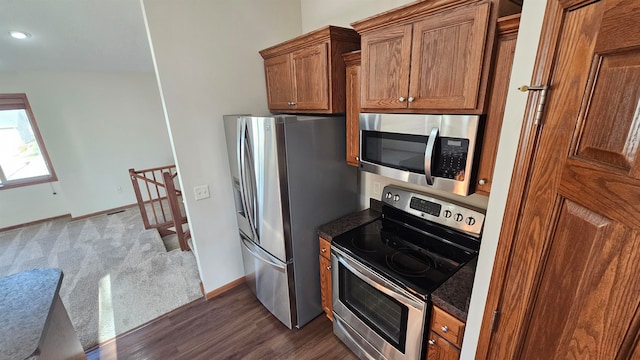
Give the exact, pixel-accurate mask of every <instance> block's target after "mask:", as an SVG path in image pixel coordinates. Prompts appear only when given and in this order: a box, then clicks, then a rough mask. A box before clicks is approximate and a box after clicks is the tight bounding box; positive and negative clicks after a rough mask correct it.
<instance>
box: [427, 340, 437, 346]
mask: <svg viewBox="0 0 640 360" xmlns="http://www.w3.org/2000/svg"><path fill="white" fill-rule="evenodd" d="M428 343H429V345H435V344H436V341H435V340H434V339H429V341H428Z"/></svg>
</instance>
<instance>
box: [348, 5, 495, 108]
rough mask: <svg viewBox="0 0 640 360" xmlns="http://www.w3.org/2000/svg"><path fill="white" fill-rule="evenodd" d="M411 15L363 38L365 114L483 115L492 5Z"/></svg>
mask: <svg viewBox="0 0 640 360" xmlns="http://www.w3.org/2000/svg"><path fill="white" fill-rule="evenodd" d="M412 6H421V5H412ZM427 10H429V9H428V8H427ZM414 11H418V10H414ZM414 11H407V13H408V15H409V16H413V17H412V20H411V21H410V22H408V23H400V24H395V25H390V26H387V27H381V28H379V29H376V30H371V31H365V32H363V33H362V94H361V101H362V104H361V106H362V108H363V111H380V110H390V111H398V110H407V112H423V113H424V112H427V111H428V112H434V113H435V112H437V113H457V112H462V113H477V114H480V113H482V111H483V110H484V109H483V107H484V91H482V87H481V85H482V84H485V83H486V81H484V82H483V75H484V73H485V70H486V69H487V67H486V66H485V58H487V55H488V54H486V52H485V50H486V48H487V41H489V42H491V43H492V42H493V36H489V35H488V32H487V30H488V29H489V23H490V17H491V3H489V2H486V1H482V2H478V3H472V4H468V5H464V6H459V7H456V8H453V9H448V10H444V11H437V12H433V11H431V12H429V11H425V14H424V16H420V17H417V18H415V13H414ZM356 25H357V24H356ZM354 26H355V25H354ZM489 49H490V47H489Z"/></svg>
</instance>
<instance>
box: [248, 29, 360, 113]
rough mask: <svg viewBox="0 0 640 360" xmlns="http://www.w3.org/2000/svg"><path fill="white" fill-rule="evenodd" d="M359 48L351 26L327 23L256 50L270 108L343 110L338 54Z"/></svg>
mask: <svg viewBox="0 0 640 360" xmlns="http://www.w3.org/2000/svg"><path fill="white" fill-rule="evenodd" d="M359 48H360V36H359V35H358V34H357V33H356V32H355V31H354V30H352V29H346V28H340V27H336V26H327V27H324V28H321V29H318V30H316V31H313V32H310V33H308V34H305V35H302V36H299V37H296V38H294V39H292V40H289V41H286V42H283V43H281V44H278V45H275V46H272V47H270V48H267V49H264V50H261V51H260V55H261V56H262V58H263V59H264V71H265V78H266V83H267V102H268V106H269V110H271V111H272V112H276V113H278V112H286V113H317V114H332V113H343V112H345V65H344V61H343V60H342V54H343V53H345V52H349V51H353V50H357V49H359Z"/></svg>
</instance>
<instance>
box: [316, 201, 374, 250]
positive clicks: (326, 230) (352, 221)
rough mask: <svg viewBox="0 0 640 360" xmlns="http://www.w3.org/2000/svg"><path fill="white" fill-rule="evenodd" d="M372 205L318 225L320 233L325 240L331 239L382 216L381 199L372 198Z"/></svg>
mask: <svg viewBox="0 0 640 360" xmlns="http://www.w3.org/2000/svg"><path fill="white" fill-rule="evenodd" d="M370 203H371V204H370V205H371V207H370V208H368V209H365V210H360V211H357V212H354V213H351V214H348V215H345V216H343V217H341V218H338V219H336V220H333V221H331V222H328V223H326V224H323V225H320V226H318V235H319V236H320V237H322V238H323V239H325V240H328V241H331V240H333V238H334V237H335V236H338V235H340V234H343V233H345V232H347V231H349V230H352V229H355V228H357V227H358V226H360V225H364V224H368V223H370V222H372V221H375V220H377V219H379V218H380V217H381V216H382V212H381V207H382V205H380V204H378V203H380V201H377V200H375V199H371V202H370Z"/></svg>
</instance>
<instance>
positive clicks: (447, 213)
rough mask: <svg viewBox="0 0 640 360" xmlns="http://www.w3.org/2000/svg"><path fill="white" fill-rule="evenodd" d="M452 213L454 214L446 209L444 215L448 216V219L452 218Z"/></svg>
mask: <svg viewBox="0 0 640 360" xmlns="http://www.w3.org/2000/svg"><path fill="white" fill-rule="evenodd" d="M451 215H453V214H452V213H451V210H445V211H444V217H446V218H447V219H448V218H450V217H451Z"/></svg>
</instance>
